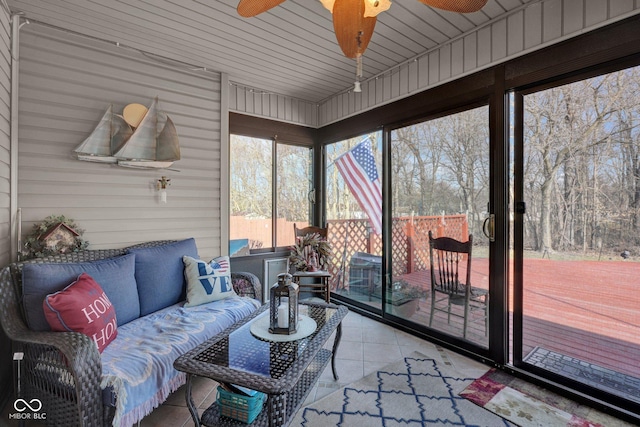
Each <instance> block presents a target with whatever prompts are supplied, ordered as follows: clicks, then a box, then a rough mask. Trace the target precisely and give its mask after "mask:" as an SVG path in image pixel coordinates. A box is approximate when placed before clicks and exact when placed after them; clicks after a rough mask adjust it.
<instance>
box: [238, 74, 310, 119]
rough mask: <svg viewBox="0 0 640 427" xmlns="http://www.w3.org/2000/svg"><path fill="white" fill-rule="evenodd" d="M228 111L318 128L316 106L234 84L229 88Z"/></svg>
mask: <svg viewBox="0 0 640 427" xmlns="http://www.w3.org/2000/svg"><path fill="white" fill-rule="evenodd" d="M229 111H233V112H235V113H241V114H247V115H250V116H256V117H262V118H266V119H273V120H278V121H281V122H287V123H292V124H295V125H302V126H308V127H313V128H315V127H318V105H317V104H315V103H312V102H309V101H303V100H301V99H296V98H291V97H288V96H284V95H278V94H274V93H269V92H265V91H262V90H259V89H254V88H249V87H246V86H242V85H238V84H234V83H231V84H230V86H229Z"/></svg>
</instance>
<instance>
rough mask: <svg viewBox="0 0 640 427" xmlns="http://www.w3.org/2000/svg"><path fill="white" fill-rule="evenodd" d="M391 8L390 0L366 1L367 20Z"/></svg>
mask: <svg viewBox="0 0 640 427" xmlns="http://www.w3.org/2000/svg"><path fill="white" fill-rule="evenodd" d="M321 1H322V0H321ZM390 7H391V1H390V0H364V16H365V17H367V18H372V17H375V16H378V14H379V13H380V12H384V11H385V10H389V8H390Z"/></svg>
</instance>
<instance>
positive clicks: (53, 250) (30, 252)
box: [21, 215, 89, 259]
mask: <svg viewBox="0 0 640 427" xmlns="http://www.w3.org/2000/svg"><path fill="white" fill-rule="evenodd" d="M60 224H64V225H65V226H66V228H68V229H70V230H72V231H73V233H74V237H73V239H72V241H70V242H64V241H60V242H58V244H56V245H55V246H54V247H51V246H48V245H47V242H46V241H45V240H44V239H43V237H44V236H46V235H47V234H48V232H49V231H50V230H52V229H53V228H54V227H56V226H58V225H60ZM83 234H84V230H83V229H81V228H78V226H77V225H76V223H75V221H74V220H73V219H71V218H67V217H65V216H64V215H50V216H48V217H46V218H45V219H44V220H42V221H41V222H39V223H36V224H34V225H33V229H32V230H31V233H29V234H28V235H27V237H26V239H25V241H24V248H23V250H22V252H21V255H22V257H23V259H30V258H42V257H45V256H49V255H57V254H61V253H68V252H78V251H81V250H83V249H87V247H88V246H89V242H87V241H86V240H84V239H83V238H82V235H83Z"/></svg>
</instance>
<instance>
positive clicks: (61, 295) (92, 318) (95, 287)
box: [42, 273, 118, 353]
mask: <svg viewBox="0 0 640 427" xmlns="http://www.w3.org/2000/svg"><path fill="white" fill-rule="evenodd" d="M42 307H43V309H44V315H45V317H46V319H47V322H48V323H49V326H51V329H52V330H53V331H57V332H68V331H73V332H81V333H83V334H85V335H87V336H89V337H91V338H93V341H94V342H95V343H96V345H97V346H98V350H99V351H100V353H102V351H103V350H104V349H105V347H106V346H107V345H108V344H109V343H110V342H111V341H113V340H114V339H115V338H116V336H117V335H118V331H117V322H116V310H115V308H114V307H113V305H112V304H111V301H109V298H107V294H105V293H104V291H103V290H102V288H101V287H100V285H99V284H98V282H96V281H95V280H93V278H92V277H91V276H89V275H88V274H87V273H82V274H81V275H80V276H78V280H76V281H75V282H73V283H72V284H70V285H69V286H67V287H66V288H64V289H63V290H61V291H58V292H56V293H53V294H49V295H47V297H46V298H45V299H44V302H43V304H42Z"/></svg>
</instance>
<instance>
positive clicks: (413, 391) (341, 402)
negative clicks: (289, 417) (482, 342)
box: [291, 352, 513, 427]
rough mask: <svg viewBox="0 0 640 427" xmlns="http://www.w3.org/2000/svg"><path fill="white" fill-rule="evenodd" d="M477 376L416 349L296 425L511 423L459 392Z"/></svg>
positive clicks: (302, 414)
mask: <svg viewBox="0 0 640 427" xmlns="http://www.w3.org/2000/svg"><path fill="white" fill-rule="evenodd" d="M473 380H475V378H460V377H458V374H456V372H455V370H453V369H452V368H450V367H448V366H445V365H443V364H439V363H438V362H436V361H435V360H434V359H431V358H429V357H427V356H424V355H423V354H421V353H418V352H414V353H413V354H411V355H410V356H408V357H405V358H404V359H403V360H401V361H398V362H395V363H392V364H390V365H388V366H386V367H385V368H383V369H381V370H379V371H378V372H375V373H373V374H370V375H368V376H366V377H364V378H362V379H361V380H359V381H357V382H355V383H353V384H350V385H348V386H345V387H342V388H341V389H339V390H337V391H335V392H334V393H331V394H330V395H328V396H326V397H324V398H322V399H320V400H318V401H316V402H314V403H312V404H310V405H308V406H306V407H304V408H302V409H301V410H300V411H299V412H298V414H297V416H296V418H294V420H293V421H292V423H291V425H292V426H302V427H329V426H337V427H338V426H339V427H377V426H380V427H382V426H385V427H392V426H393V427H396V426H398V427H399V426H413V427H420V426H439V425H447V426H478V427H484V426H486V427H499V426H512V425H513V424H511V423H509V422H508V421H506V420H504V419H503V418H501V417H499V416H497V415H495V414H493V413H491V412H490V411H487V410H485V409H483V408H481V407H479V406H477V405H475V404H473V403H471V402H470V401H469V400H466V399H464V398H462V397H460V396H458V393H460V392H461V391H462V390H463V389H464V388H465V387H467V386H468V385H469V384H471V383H472V382H473Z"/></svg>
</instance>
